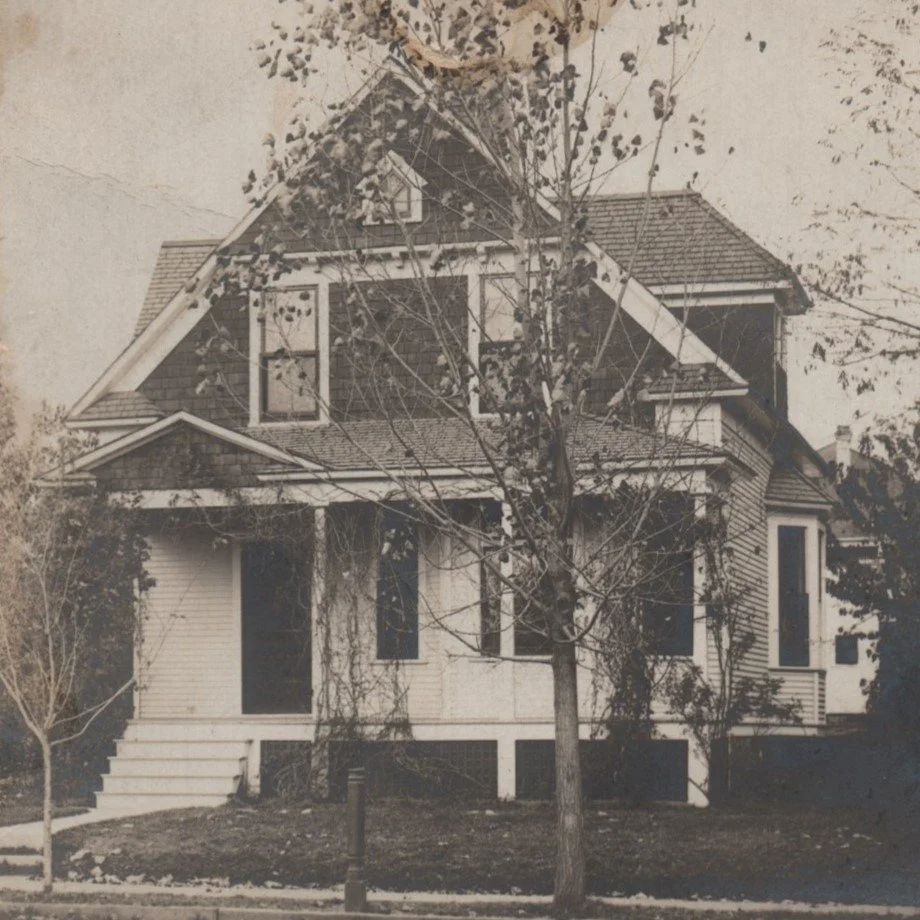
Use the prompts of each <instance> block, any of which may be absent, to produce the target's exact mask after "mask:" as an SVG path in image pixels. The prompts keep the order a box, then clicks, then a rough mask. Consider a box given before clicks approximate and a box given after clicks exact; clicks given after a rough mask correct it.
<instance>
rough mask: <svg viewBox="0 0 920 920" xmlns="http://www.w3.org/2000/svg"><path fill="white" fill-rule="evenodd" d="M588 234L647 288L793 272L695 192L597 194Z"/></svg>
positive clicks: (785, 277)
mask: <svg viewBox="0 0 920 920" xmlns="http://www.w3.org/2000/svg"><path fill="white" fill-rule="evenodd" d="M586 208H587V211H588V230H589V232H590V234H591V235H592V236H593V238H594V239H595V240H596V241H597V243H598V245H599V246H601V247H602V248H603V249H604V250H605V251H606V252H608V253H610V255H611V256H612V257H613V258H614V259H616V260H617V261H618V262H620V263H621V264H622V265H623V266H624V267H626V266H628V265H629V262H630V258H631V256H632V255H633V252H635V261H634V262H633V266H632V268H633V274H634V275H635V276H636V278H637V279H638V280H639V281H641V282H642V283H643V284H645V285H649V286H654V285H659V284H686V285H688V286H692V285H702V284H706V283H720V282H728V281H736V282H738V281H747V282H765V281H773V282H779V281H790V280H792V278H793V272H792V270H791V269H790V268H789V267H788V266H787V265H785V264H784V263H783V262H781V261H780V260H779V259H777V258H776V257H775V256H773V255H771V253H769V252H767V250H766V249H764V248H763V247H762V246H761V245H760V244H759V243H756V242H755V241H754V240H752V239H751V237H750V236H748V235H747V234H746V233H745V232H744V231H742V230H741V229H739V228H738V227H736V226H735V225H734V224H733V223H732V222H731V221H730V220H728V218H727V217H725V216H724V215H722V214H720V213H719V212H718V211H717V210H716V209H715V208H714V207H713V206H712V205H711V204H709V202H707V201H706V200H705V199H704V198H703V196H702V195H701V194H700V193H699V192H695V191H662V192H655V193H653V194H652V197H651V199H650V200H649V199H647V198H646V196H645V194H638V195H597V196H594V197H592V198H590V199H588V200H587V201H586Z"/></svg>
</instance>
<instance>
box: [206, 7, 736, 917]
mask: <svg viewBox="0 0 920 920" xmlns="http://www.w3.org/2000/svg"><path fill="white" fill-rule="evenodd" d="M616 6H617V4H616V3H611V4H600V5H599V6H597V7H590V8H589V7H588V6H586V5H584V4H582V3H580V2H569V0H566V2H564V3H562V4H560V5H559V6H558V8H556V7H553V8H549V7H541V8H540V9H539V10H537V9H530V8H529V7H527V8H520V7H519V5H518V4H515V3H508V4H502V3H499V4H496V5H495V7H494V9H493V8H490V9H489V10H488V11H483V10H480V9H479V8H478V7H477V6H476V5H473V6H470V7H469V8H466V7H463V5H462V4H460V5H459V8H450V9H448V8H446V7H443V6H438V5H433V4H423V5H421V6H419V5H418V4H407V5H406V7H405V8H403V7H402V6H399V5H395V6H390V5H387V6H385V7H380V8H377V7H376V6H375V5H374V4H370V3H369V4H366V5H360V6H358V7H355V6H354V5H353V4H333V5H331V6H329V7H324V8H323V9H322V11H321V12H319V13H318V14H315V15H312V16H310V15H309V14H308V13H307V14H305V15H304V18H303V20H302V21H296V22H293V23H292V24H289V25H285V24H275V25H274V30H275V31H274V34H273V36H272V39H271V40H270V41H269V42H267V43H263V42H260V43H259V54H260V64H261V65H262V66H264V67H265V68H266V69H267V70H268V71H269V74H270V75H272V76H275V75H277V76H278V77H280V78H282V79H286V80H288V81H290V82H292V83H297V84H302V85H310V84H311V81H312V80H314V79H315V76H316V74H317V72H318V71H319V70H320V68H321V66H322V65H321V64H319V63H318V57H315V56H314V55H315V51H316V47H317V46H318V45H327V46H329V47H330V48H333V49H335V50H337V51H339V52H341V51H344V52H345V54H346V55H350V56H351V59H352V60H355V59H357V58H358V57H359V56H363V55H364V54H365V53H368V54H370V55H371V57H373V56H374V53H375V51H379V49H380V48H386V49H387V50H388V51H389V54H390V56H389V58H388V59H387V61H386V63H385V64H383V69H382V70H378V71H377V78H376V79H375V81H374V83H373V90H372V91H371V92H370V93H369V94H367V95H361V96H360V97H359V98H358V99H356V100H354V101H353V102H352V103H351V104H350V105H348V106H347V107H346V108H345V109H344V110H343V111H342V113H341V115H340V116H338V117H336V118H334V119H333V122H332V124H331V125H329V126H328V127H327V128H326V129H325V130H322V131H311V130H310V129H309V128H308V126H307V124H306V122H305V121H302V120H299V119H298V118H295V119H294V120H293V122H292V124H291V126H290V128H289V130H288V132H287V135H286V137H285V138H284V139H283V140H280V139H275V138H272V137H270V138H268V139H267V144H268V148H269V160H268V168H267V170H266V174H265V176H264V177H263V178H262V179H261V180H258V179H257V178H256V177H255V175H254V174H253V175H252V176H251V177H250V181H249V183H248V184H247V190H248V191H249V192H251V193H252V196H253V203H254V204H255V205H257V206H260V207H264V209H265V210H264V212H263V214H262V217H261V219H260V224H259V229H258V233H257V234H255V235H252V234H250V235H249V236H247V237H246V238H244V239H238V240H235V241H234V242H233V243H231V244H228V245H226V246H225V247H224V248H223V249H221V250H219V251H218V263H219V265H220V271H219V272H218V273H217V276H216V277H215V278H213V279H207V280H205V281H197V282H195V283H193V284H191V285H190V287H189V294H190V296H191V297H192V298H193V299H194V298H196V297H199V296H204V297H205V298H209V299H211V300H212V301H216V300H221V299H226V298H245V299H247V300H248V302H249V303H250V304H251V306H252V309H254V310H255V311H256V313H257V316H258V319H259V321H260V323H261V324H262V326H263V333H262V336H263V345H262V356H261V361H262V365H263V386H264V389H265V391H266V393H267V394H268V396H267V398H266V401H265V402H264V404H263V406H262V411H263V412H264V413H265V415H266V417H270V416H272V413H276V414H277V417H278V418H296V417H297V416H298V415H299V416H301V417H314V418H319V419H322V420H324V421H326V422H328V424H329V427H330V429H331V430H333V431H334V432H335V433H336V435H337V437H338V438H339V443H341V444H344V445H346V446H347V447H348V449H349V450H350V452H351V454H352V456H357V457H358V458H360V460H361V462H362V464H363V466H365V467H366V468H367V469H370V470H372V471H373V472H374V473H375V475H378V476H382V477H383V478H384V480H385V481H386V483H387V486H386V488H385V489H383V490H382V492H380V493H378V494H377V495H376V496H374V497H373V499H372V501H373V502H375V503H376V504H377V505H378V507H379V509H380V511H379V513H380V514H383V515H384V516H385V519H386V520H385V528H384V534H385V536H384V538H383V540H382V543H381V546H380V547H379V548H378V549H379V561H378V565H379V566H380V570H381V571H385V572H388V573H391V575H388V576H387V578H385V579H382V581H383V582H384V583H385V584H388V585H390V590H391V593H392V597H391V598H390V601H391V603H390V604H389V606H390V607H391V609H393V610H394V611H396V614H395V615H396V618H397V619H398V618H399V615H400V614H399V611H400V610H402V609H404V608H407V607H408V606H409V605H406V604H405V603H404V596H403V593H404V592H409V593H412V594H413V600H415V595H416V594H417V592H418V588H417V585H415V586H414V587H413V586H412V585H410V584H409V580H408V579H405V578H404V577H403V574H402V572H403V568H404V567H403V566H401V564H400V561H401V559H402V558H404V557H405V556H408V557H414V555H415V554H417V553H418V552H419V547H418V536H417V535H418V532H419V528H425V529H426V530H427V531H428V532H430V533H435V534H439V535H441V536H443V537H445V538H447V539H448V540H449V541H451V545H452V550H451V551H452V552H465V553H468V554H471V556H472V558H474V559H475V560H476V562H477V573H478V574H479V575H480V577H481V583H482V592H483V593H482V595H481V596H480V600H481V601H482V609H483V610H484V611H486V613H487V616H488V622H482V623H478V624H477V625H476V626H475V628H471V627H470V625H469V622H470V621H469V617H468V613H469V609H468V608H469V603H468V602H461V603H459V604H458V605H457V606H455V607H449V608H448V609H447V610H435V609H432V610H430V611H429V614H430V616H431V617H433V618H434V619H435V620H436V623H437V626H438V627H439V628H441V629H444V630H446V631H448V632H450V633H451V634H452V635H453V636H454V637H455V638H457V639H459V640H460V641H461V642H462V643H463V644H464V645H465V647H466V648H467V649H468V651H469V653H470V654H487V655H491V656H493V657H496V658H499V657H502V656H503V655H504V654H509V653H510V649H511V648H512V642H511V640H508V641H507V642H503V641H502V635H503V634H508V633H510V634H512V635H513V647H514V651H515V653H516V654H518V655H521V654H527V655H530V656H531V657H533V658H534V659H539V660H542V661H544V662H545V663H546V664H547V665H548V666H549V667H550V668H551V671H552V678H553V699H554V718H555V746H556V759H555V763H556V767H555V775H556V802H557V815H558V825H557V826H558V832H557V847H558V857H557V871H556V883H555V903H556V905H557V906H558V907H560V908H571V907H576V906H578V905H580V904H581V903H582V902H583V900H584V896H585V854H584V839H583V821H582V787H581V766H580V758H579V726H580V719H581V713H580V708H579V693H578V673H579V670H580V669H582V668H583V669H586V670H585V673H597V672H598V671H599V670H602V669H603V668H602V666H601V665H600V664H599V662H600V661H601V660H602V659H603V658H604V656H605V655H609V654H610V649H611V647H612V644H615V643H616V644H619V645H622V644H623V643H624V642H626V641H627V640H626V638H625V637H626V635H627V631H626V630H623V629H619V628H617V627H616V626H615V625H614V621H615V618H617V617H620V616H621V614H622V612H623V611H626V610H629V609H637V608H635V604H634V601H635V599H636V597H637V596H640V595H641V594H642V591H641V586H642V585H643V584H646V582H647V579H648V568H647V566H645V565H644V564H643V563H642V562H641V560H642V558H643V554H644V553H645V551H646V550H647V549H648V548H649V546H650V545H651V543H652V542H653V540H654V531H655V527H654V526H650V523H651V522H652V521H654V519H655V518H656V514H657V511H656V509H657V507H658V505H659V503H660V502H661V501H662V500H664V499H665V498H666V497H668V496H670V495H671V494H672V493H681V492H683V493H687V492H689V491H691V490H692V489H693V488H694V483H695V482H696V479H695V478H694V477H695V473H694V468H693V465H694V460H699V459H701V458H702V457H703V456H704V455H705V453H706V450H705V448H703V447H702V446H701V445H699V444H698V443H696V442H694V441H693V440H692V438H691V437H690V435H691V432H692V431H693V430H694V423H695V417H694V416H693V413H690V414H687V413H686V412H685V413H683V415H682V417H681V422H680V424H676V423H672V421H673V420H672V418H671V413H670V408H671V406H672V404H673V400H674V394H675V392H676V391H677V390H678V389H680V387H681V386H682V385H683V384H684V383H685V381H684V380H683V379H682V377H681V373H680V369H679V368H678V369H677V370H674V369H673V368H672V364H674V362H675V358H677V359H678V363H679V358H680V356H681V354H682V347H683V338H684V326H683V325H682V324H681V323H680V321H679V320H677V319H676V318H675V317H673V316H672V315H671V314H669V313H664V314H662V313H659V314H657V316H658V318H657V319H656V321H655V322H656V324H657V332H660V333H663V335H664V336H665V337H666V338H668V340H669V342H670V343H671V349H672V350H671V353H668V352H667V351H666V350H665V349H662V347H661V346H660V344H659V343H658V342H657V341H656V337H655V335H651V334H649V331H650V330H648V329H643V328H640V327H639V326H638V325H637V324H636V323H635V322H634V320H633V319H632V318H631V317H630V316H629V315H627V310H626V309H625V308H624V303H626V302H627V301H628V300H630V299H631V300H632V301H642V300H643V298H647V294H645V292H644V291H643V289H641V288H640V287H639V286H638V285H637V283H636V282H635V280H634V278H633V265H632V263H633V261H634V259H635V258H636V257H637V256H638V253H639V252H640V251H641V250H642V248H643V246H645V245H647V244H648V239H647V238H646V232H647V224H648V215H649V210H650V208H651V207H652V200H653V199H652V196H651V192H652V188H653V183H654V177H655V175H656V173H657V154H658V152H659V150H660V148H661V145H662V143H663V139H664V132H665V128H666V126H667V125H669V124H670V123H671V122H672V119H673V116H674V112H675V107H676V104H677V96H676V93H677V87H678V84H679V83H680V79H681V76H682V69H681V68H682V67H683V66H684V63H683V61H682V58H681V56H680V55H679V53H678V48H677V45H678V43H679V42H681V41H683V40H685V39H687V38H688V36H689V33H690V30H691V25H690V24H689V22H688V20H687V19H686V13H687V12H688V10H687V8H686V5H685V4H683V3H676V4H675V7H674V11H673V13H670V14H668V13H662V14H661V17H660V18H659V20H657V25H656V29H655V34H654V36H653V40H652V42H650V44H652V45H653V46H660V47H663V48H665V49H667V50H668V53H669V62H668V64H667V66H666V68H665V73H664V75H663V76H655V75H651V76H649V77H648V78H646V79H647V83H645V84H644V87H645V92H644V93H643V95H644V96H645V98H646V99H648V100H649V104H650V107H651V110H652V112H651V114H652V123H653V124H654V125H655V130H654V134H653V136H652V137H650V138H646V139H643V138H642V137H641V136H639V135H637V134H635V133H632V135H631V140H626V139H625V138H626V137H627V136H630V135H629V133H628V132H627V130H626V127H625V126H626V125H628V121H627V119H628V117H629V116H628V112H627V111H626V106H625V105H624V100H626V99H627V98H633V96H631V95H630V94H631V93H635V92H636V87H637V86H638V85H639V84H638V81H639V80H640V67H639V57H638V54H637V51H636V50H632V49H626V48H624V49H622V54H621V55H618V56H617V57H616V58H615V66H616V69H617V73H616V74H611V73H609V71H608V72H606V73H605V67H604V66H603V61H602V60H601V56H600V55H599V53H598V49H597V47H596V41H597V34H598V32H597V28H598V26H599V25H603V23H604V21H605V20H606V19H607V18H609V15H610V13H611V12H612V11H613V10H614V8H615V7H616ZM522 49H523V50H522ZM621 106H623V108H622V109H621V108H620V107H621ZM692 121H693V120H692V119H691V122H692ZM694 130H696V131H697V132H698V129H694ZM640 151H644V152H645V154H646V155H647V156H648V157H649V161H650V166H649V170H648V179H647V187H646V192H647V196H646V199H645V210H644V213H643V214H642V216H641V219H640V220H639V223H638V229H637V232H636V238H635V240H634V241H633V242H634V246H633V256H632V257H631V258H629V259H627V260H626V262H625V263H624V264H621V265H618V266H614V265H613V263H611V262H610V260H609V257H607V256H605V254H604V253H603V252H602V251H601V250H600V249H599V248H598V247H597V245H596V244H595V243H594V242H593V240H592V238H591V233H590V229H589V225H590V219H591V213H590V209H591V206H592V202H594V201H595V196H596V194H597V192H598V189H599V188H600V187H601V185H602V183H603V181H604V180H605V179H606V178H607V177H608V176H609V175H610V173H611V172H612V171H613V170H614V169H615V168H616V166H617V164H619V163H621V162H623V161H624V160H626V159H628V158H629V157H631V156H634V155H636V154H638V153H639V152H640ZM413 164H414V165H413ZM416 167H418V170H416ZM420 173H428V174H429V178H430V181H427V180H425V179H423V178H422V177H421V175H420ZM447 176H449V177H450V179H451V181H450V182H446V181H445V182H444V184H443V185H441V184H440V180H441V179H444V178H445V177H447ZM435 186H437V187H435ZM423 188H424V191H423ZM422 194H424V196H425V199H426V201H428V202H429V208H430V209H431V211H432V212H433V216H429V219H428V221H427V223H426V222H421V226H419V224H420V217H419V215H418V213H417V212H416V204H417V202H418V201H419V200H420V196H421V195H422ZM308 252H312V253H313V255H310V256H304V255H303V254H304V253H308ZM690 280H692V279H688V281H690ZM320 284H321V285H323V288H324V290H327V291H328V298H329V337H330V343H331V345H330V360H331V362H332V368H331V370H330V377H331V378H332V379H333V380H335V381H337V382H338V384H342V383H344V384H346V385H347V387H346V388H347V391H348V392H347V395H345V396H344V397H341V394H339V396H337V397H336V398H335V399H333V398H331V397H330V394H328V393H324V392H322V390H321V388H320V387H319V385H318V384H317V382H316V381H317V377H316V373H315V367H316V363H315V362H316V344H315V340H313V339H311V336H312V335H315V326H314V325H313V324H314V323H315V317H316V311H317V303H318V298H317V295H316V290H318V285H320ZM647 303H648V302H647V301H646V304H647ZM311 328H312V329H313V330H314V331H313V332H311V331H309V329H311ZM311 343H312V344H311ZM233 347H234V345H233V337H232V334H231V333H230V332H229V331H228V330H227V329H226V328H223V327H221V326H219V325H216V326H215V328H214V329H213V334H211V335H210V336H209V337H208V340H207V341H206V342H205V343H204V344H203V349H202V351H203V352H204V353H205V355H206V356H207V357H206V358H205V360H203V362H202V367H201V375H202V376H201V385H202V387H207V386H217V387H220V388H222V389H223V390H224V391H226V392H231V393H232V382H231V381H229V380H228V378H227V376H226V375H225V374H224V372H223V366H224V358H225V356H226V354H227V353H228V352H229V351H230V350H232V349H233ZM709 354H710V359H711V360H712V363H713V365H714V366H713V368H712V370H713V373H714V377H713V378H712V380H709V379H707V378H706V377H705V375H704V376H703V378H702V380H701V382H700V383H699V385H698V392H697V397H698V398H697V403H696V407H697V408H696V411H699V407H700V406H703V405H705V402H706V398H707V391H708V390H711V388H712V386H714V385H715V380H716V379H717V378H718V374H719V373H721V372H722V371H720V370H719V368H718V361H717V359H715V356H714V355H712V354H711V353H709ZM723 370H724V369H723ZM653 379H654V380H656V381H658V383H659V390H658V391H657V392H658V395H659V400H658V407H657V408H656V407H655V406H654V405H653V403H652V402H651V401H648V400H647V399H646V398H645V397H646V396H647V395H648V394H647V392H646V386H647V384H648V383H649V381H650V380H653ZM340 397H341V398H340ZM240 401H241V402H242V401H243V400H242V397H241V400H240ZM267 436H269V437H271V433H270V432H269V433H268V435H267ZM292 436H294V437H296V435H291V433H290V432H289V431H288V432H287V433H286V431H285V429H284V427H283V426H281V427H279V428H278V429H277V432H276V436H275V440H276V443H277V444H278V445H279V446H281V447H290V446H291V442H290V441H289V440H286V438H289V437H292ZM317 462H319V463H320V464H322V462H323V461H322V460H321V459H320V460H318V461H317ZM327 476H328V480H329V482H330V483H334V484H335V487H336V488H337V489H339V490H340V493H341V495H342V496H343V497H344V498H345V499H346V500H347V497H348V485H347V483H344V484H343V483H342V482H341V481H340V480H337V479H336V474H335V470H334V469H333V468H329V469H328V471H327ZM353 498H355V499H362V500H365V501H366V500H368V496H367V495H358V494H357V493H356V494H355V495H354V496H353ZM594 506H597V507H602V508H603V514H602V515H601V516H600V517H598V516H596V515H594V516H592V514H591V513H589V511H588V509H590V508H592V507H594ZM690 506H691V512H690V513H691V514H692V513H694V512H693V510H692V508H693V502H692V501H691V503H690ZM470 509H474V510H473V511H471V510H470ZM439 560H440V561H439V564H444V562H443V557H439ZM640 607H641V605H640ZM405 625H406V624H403V627H405ZM401 631H402V632H403V633H406V634H409V633H411V630H410V629H408V628H402V629H401V628H400V624H399V623H397V624H396V629H395V635H396V636H397V639H394V641H395V642H397V643H398V642H399V641H400V640H399V639H398V636H399V635H400V632H401ZM506 650H508V651H506ZM617 654H620V651H619V650H618V651H617ZM397 657H398V656H397Z"/></svg>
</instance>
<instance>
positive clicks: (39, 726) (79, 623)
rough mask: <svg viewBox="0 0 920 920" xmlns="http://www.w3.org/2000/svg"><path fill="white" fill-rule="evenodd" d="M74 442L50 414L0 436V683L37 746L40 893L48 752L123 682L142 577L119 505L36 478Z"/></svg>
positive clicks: (75, 446)
mask: <svg viewBox="0 0 920 920" xmlns="http://www.w3.org/2000/svg"><path fill="white" fill-rule="evenodd" d="M85 448H86V444H85V440H84V439H82V438H80V437H77V436H74V435H72V434H70V433H69V432H67V431H66V430H63V429H62V428H61V423H60V415H59V414H55V413H49V414H46V415H45V416H43V417H42V418H41V419H40V420H39V421H38V422H37V423H36V425H35V427H34V429H33V430H32V431H31V432H30V433H29V434H28V435H27V436H26V437H25V438H23V439H21V440H17V439H16V438H15V436H13V434H12V432H11V431H10V432H8V436H7V437H6V438H5V440H4V442H3V444H2V445H0V518H2V520H3V528H2V536H0V688H2V691H3V693H2V695H3V696H5V697H7V700H8V702H9V704H10V705H11V707H12V708H13V710H14V711H15V712H16V713H17V714H18V716H19V718H20V719H21V721H22V724H23V726H24V727H25V729H27V730H28V731H29V732H30V733H31V734H32V736H34V738H35V740H36V741H37V743H38V745H39V747H40V748H41V754H42V764H43V777H44V787H43V791H44V797H43V822H44V838H43V839H44V861H43V869H42V874H43V880H44V887H45V890H46V891H50V890H51V887H52V883H53V874H52V873H53V862H52V837H51V817H52V802H53V770H52V761H53V757H52V754H53V752H54V751H55V750H56V749H57V748H59V747H60V746H62V745H65V744H67V743H68V742H70V741H73V740H75V739H77V738H79V737H81V736H82V735H83V734H84V733H85V732H86V731H87V730H88V729H89V728H90V726H92V725H93V724H94V723H95V722H96V720H97V719H99V718H100V716H102V715H103V713H105V712H106V711H107V710H108V709H109V707H111V706H112V704H113V703H115V701H116V700H118V699H119V698H121V697H122V696H123V695H124V694H125V693H127V692H128V691H129V690H130V689H131V688H132V686H133V685H134V677H133V675H132V674H131V658H130V655H131V648H132V643H133V639H134V635H135V630H136V626H137V624H138V622H139V616H140V605H141V598H142V596H143V594H144V592H145V591H146V589H147V586H148V581H147V576H146V574H145V570H144V563H145V561H146V558H147V549H146V544H145V542H144V540H143V538H142V536H141V535H140V533H139V531H138V529H137V527H136V521H135V520H134V519H133V517H132V515H131V513H130V508H128V507H127V506H124V505H121V506H119V505H115V504H112V503H111V502H110V501H108V499H107V497H106V495H105V494H104V493H103V492H101V491H100V490H98V489H96V488H94V487H92V486H87V487H85V488H79V487H77V488H70V487H68V488H66V489H65V488H63V487H61V486H60V484H59V483H56V482H54V481H50V482H49V481H47V480H46V481H44V482H43V483H42V482H40V478H41V477H42V476H43V475H45V474H48V473H49V470H53V469H56V470H57V471H58V472H59V473H62V472H63V470H64V469H65V465H66V463H67V461H68V460H69V459H71V458H73V457H75V456H76V455H77V454H78V453H79V452H80V451H81V450H84V449H85ZM52 476H53V474H52ZM119 663H120V664H121V665H122V668H121V670H119V668H118V666H119Z"/></svg>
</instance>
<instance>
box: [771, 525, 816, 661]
mask: <svg viewBox="0 0 920 920" xmlns="http://www.w3.org/2000/svg"><path fill="white" fill-rule="evenodd" d="M806 538H807V529H806V528H805V527H803V526H790V525H780V526H779V527H778V528H777V541H778V544H779V552H778V563H779V585H778V593H779V624H778V632H779V665H780V667H786V668H807V667H808V666H809V663H810V654H809V642H810V635H809V632H810V627H809V614H810V611H809V598H808V593H807V584H808V581H807V573H808V568H807V565H808V555H807V550H806Z"/></svg>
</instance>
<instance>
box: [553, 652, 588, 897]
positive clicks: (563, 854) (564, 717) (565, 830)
mask: <svg viewBox="0 0 920 920" xmlns="http://www.w3.org/2000/svg"><path fill="white" fill-rule="evenodd" d="M553 708H554V714H555V720H556V847H557V851H556V884H555V888H554V893H553V904H554V906H555V907H556V908H557V909H560V910H571V909H574V908H579V907H581V906H582V904H584V900H585V843H584V816H583V808H582V795H581V756H580V751H579V747H578V672H577V669H576V662H575V646H574V645H573V644H572V643H570V642H556V643H555V645H554V646H553Z"/></svg>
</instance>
